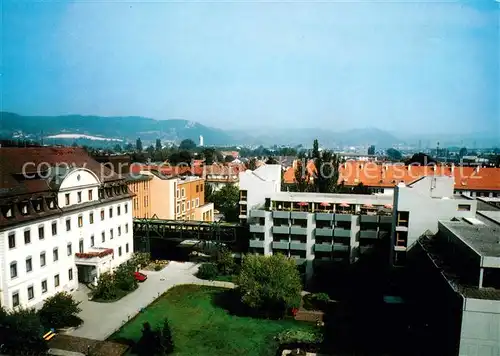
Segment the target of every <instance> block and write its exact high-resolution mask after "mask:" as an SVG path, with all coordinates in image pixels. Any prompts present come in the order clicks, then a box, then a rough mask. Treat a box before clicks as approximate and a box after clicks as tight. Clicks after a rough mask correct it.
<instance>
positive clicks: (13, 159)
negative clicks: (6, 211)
mask: <svg viewBox="0 0 500 356" xmlns="http://www.w3.org/2000/svg"><path fill="white" fill-rule="evenodd" d="M58 164H59V165H62V164H67V165H69V166H73V167H79V168H82V167H84V168H87V169H89V170H91V171H92V172H94V173H95V174H96V175H97V176H98V177H99V179H101V180H102V181H114V180H119V179H120V177H119V176H118V175H117V174H115V173H113V171H111V170H110V169H109V168H107V167H104V166H102V165H101V164H100V163H98V162H97V161H95V160H94V159H93V158H92V157H90V156H89V155H88V154H87V152H86V151H85V150H84V149H82V148H70V147H28V148H18V147H3V148H0V190H8V192H9V193H8V194H9V195H13V194H15V195H18V194H33V193H37V192H44V191H48V190H49V186H48V184H47V181H46V180H44V179H33V180H22V179H19V178H20V177H22V175H23V173H35V172H43V171H44V170H47V169H48V168H49V167H50V166H55V165H58ZM23 168H24V170H23Z"/></svg>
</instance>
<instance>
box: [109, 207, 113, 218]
mask: <svg viewBox="0 0 500 356" xmlns="http://www.w3.org/2000/svg"><path fill="white" fill-rule="evenodd" d="M109 217H110V218H112V217H113V208H109Z"/></svg>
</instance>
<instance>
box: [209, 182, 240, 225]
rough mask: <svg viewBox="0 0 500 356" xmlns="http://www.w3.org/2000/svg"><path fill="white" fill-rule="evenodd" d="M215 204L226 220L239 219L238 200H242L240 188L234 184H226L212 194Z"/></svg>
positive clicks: (235, 220) (233, 220) (234, 220)
mask: <svg viewBox="0 0 500 356" xmlns="http://www.w3.org/2000/svg"><path fill="white" fill-rule="evenodd" d="M211 201H212V202H213V203H214V206H215V208H216V209H217V210H219V211H220V212H221V213H222V214H224V218H225V220H226V221H230V222H237V221H238V215H239V214H238V207H239V205H238V202H239V201H240V190H239V189H238V187H236V186H235V185H233V184H227V185H224V186H223V187H222V188H221V189H220V190H218V191H216V192H214V193H213V194H212V196H211Z"/></svg>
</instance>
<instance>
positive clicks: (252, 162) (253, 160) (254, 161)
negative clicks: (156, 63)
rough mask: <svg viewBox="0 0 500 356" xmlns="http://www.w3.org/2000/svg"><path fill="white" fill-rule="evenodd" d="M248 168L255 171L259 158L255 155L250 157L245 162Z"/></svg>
mask: <svg viewBox="0 0 500 356" xmlns="http://www.w3.org/2000/svg"><path fill="white" fill-rule="evenodd" d="M245 167H246V169H249V170H251V171H254V170H256V169H257V159H256V158H255V157H253V158H250V159H249V160H248V161H247V162H246V163H245Z"/></svg>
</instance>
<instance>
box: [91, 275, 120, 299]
mask: <svg viewBox="0 0 500 356" xmlns="http://www.w3.org/2000/svg"><path fill="white" fill-rule="evenodd" d="M119 293H120V291H119V289H118V288H117V287H116V285H115V282H114V280H113V276H112V275H111V274H110V273H109V272H105V273H103V274H101V276H100V277H99V281H98V282H97V286H96V287H95V289H94V291H93V293H92V296H93V298H94V299H102V300H113V299H116V298H117V297H118V295H119Z"/></svg>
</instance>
